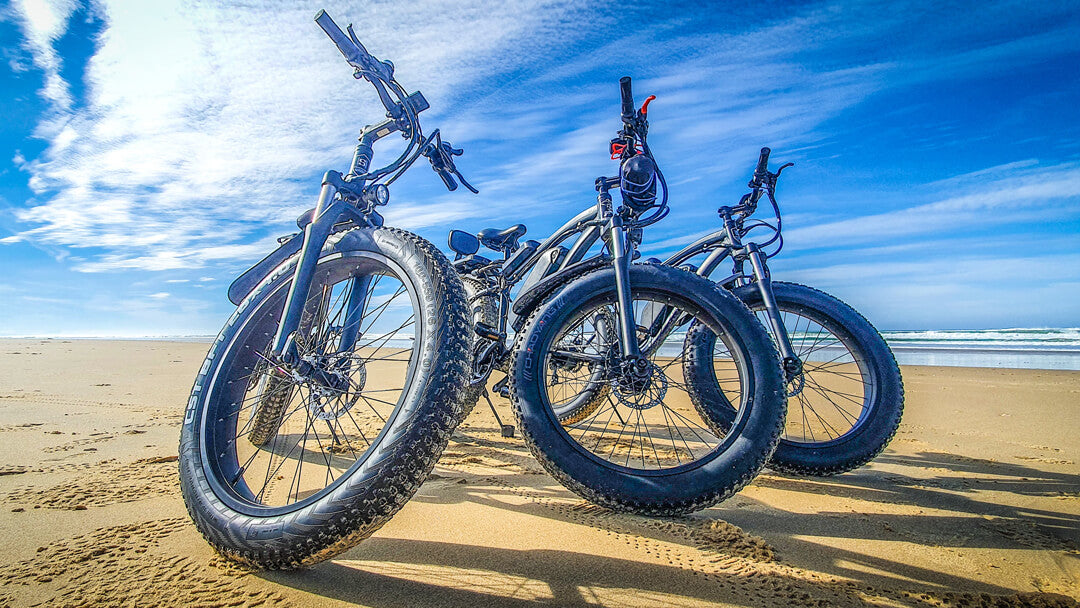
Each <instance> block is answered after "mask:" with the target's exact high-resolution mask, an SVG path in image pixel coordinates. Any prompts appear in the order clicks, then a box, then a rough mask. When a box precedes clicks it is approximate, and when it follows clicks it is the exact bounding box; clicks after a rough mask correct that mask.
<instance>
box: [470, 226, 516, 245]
mask: <svg viewBox="0 0 1080 608" xmlns="http://www.w3.org/2000/svg"><path fill="white" fill-rule="evenodd" d="M524 234H525V224H514V225H513V226H511V227H509V228H507V229H505V230H499V229H498V228H484V229H483V230H481V231H480V232H477V233H476V238H478V239H480V242H481V243H483V244H484V247H487V248H488V249H493V250H495V251H506V250H510V251H513V250H514V249H517V248H518V242H517V241H518V239H519V238H521V237H522V235H524Z"/></svg>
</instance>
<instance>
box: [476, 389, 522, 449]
mask: <svg viewBox="0 0 1080 608" xmlns="http://www.w3.org/2000/svg"><path fill="white" fill-rule="evenodd" d="M481 394H482V395H483V396H484V400H485V401H487V402H488V407H490V408H491V413H492V414H495V420H496V421H498V423H499V429H500V430H501V432H502V436H503V437H513V436H514V425H512V424H503V421H502V418H499V412H497V411H495V404H494V403H492V402H491V397H489V396H488V392H487V389H486V388H485V389H484V392H483V393H481Z"/></svg>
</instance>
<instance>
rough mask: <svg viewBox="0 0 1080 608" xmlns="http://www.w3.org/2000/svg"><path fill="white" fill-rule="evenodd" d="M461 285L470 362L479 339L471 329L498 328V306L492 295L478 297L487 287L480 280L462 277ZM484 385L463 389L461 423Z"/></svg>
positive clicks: (469, 412)
mask: <svg viewBox="0 0 1080 608" xmlns="http://www.w3.org/2000/svg"><path fill="white" fill-rule="evenodd" d="M461 283H462V285H464V287H465V299H466V301H467V302H468V306H469V319H470V321H471V322H472V325H471V326H470V331H469V333H470V334H471V338H472V347H471V348H470V349H469V353H470V360H471V358H472V355H474V354H475V353H476V350H475V349H476V344H477V342H478V341H479V338H480V337H479V335H477V333H476V331H475V329H473V328H475V327H476V324H477V323H483V324H485V325H487V326H488V327H498V326H499V305H498V300H497V299H496V298H495V296H494V295H491V294H487V295H478V294H480V293H482V292H483V291H485V290H486V289H487V285H485V284H484V282H483V281H481V280H480V279H477V278H474V277H470V276H462V277H461ZM470 376H471V375H470ZM486 384H487V381H486V380H485V381H484V382H478V383H476V384H472V383H469V384H468V386H466V387H465V390H464V391H463V392H462V397H461V422H464V421H465V419H466V418H468V417H469V414H471V413H472V411H473V409H474V408H475V407H476V404H477V402H479V401H480V396H481V395H483V394H484V389H485V388H486Z"/></svg>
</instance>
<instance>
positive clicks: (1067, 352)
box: [660, 327, 1080, 370]
mask: <svg viewBox="0 0 1080 608" xmlns="http://www.w3.org/2000/svg"><path fill="white" fill-rule="evenodd" d="M881 335H882V337H884V338H885V341H886V342H887V343H888V344H889V348H890V349H892V352H893V355H895V356H896V361H897V363H899V364H900V365H934V366H943V367H999V368H1017V369H1065V370H1080V328H1076V327H1070V328H1055V329H1051V328H1013V329H970V330H967V329H965V330H925V331H883V332H881ZM680 340H681V335H680V334H675V335H672V337H671V338H669V339H668V340H667V342H665V343H664V345H663V346H662V347H661V349H660V355H661V356H677V355H678V353H679V351H680V349H681V344H680ZM803 340H805V341H807V342H813V341H815V340H816V338H815V336H795V337H794V340H793V342H794V346H795V350H796V351H799V350H800V348H799V347H800V344H801V342H802V341H803ZM811 360H819V361H837V362H843V361H845V360H847V361H850V360H851V359H850V358H847V359H845V358H844V356H843V351H841V350H839V349H836V348H831V347H825V348H819V349H815V353H814V356H813V357H812V358H811Z"/></svg>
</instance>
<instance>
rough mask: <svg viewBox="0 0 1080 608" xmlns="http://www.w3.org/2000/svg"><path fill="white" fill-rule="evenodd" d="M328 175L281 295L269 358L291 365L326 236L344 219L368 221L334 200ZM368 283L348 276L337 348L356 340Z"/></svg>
mask: <svg viewBox="0 0 1080 608" xmlns="http://www.w3.org/2000/svg"><path fill="white" fill-rule="evenodd" d="M335 176H336V177H337V178H338V179H340V174H335ZM331 177H332V176H331V173H330V172H328V173H327V177H326V178H324V179H323V185H322V190H320V192H319V201H318V203H317V204H316V206H315V214H314V219H313V220H312V222H311V223H310V224H308V225H307V226H306V227H304V244H303V246H302V247H301V249H300V261H299V263H297V265H296V270H295V271H294V272H293V280H292V285H290V287H289V294H288V296H287V297H286V299H285V310H284V313H283V314H282V317H281V322H280V324H279V325H278V330H277V334H276V335H275V336H274V341H273V347H272V349H271V356H272V358H273V359H275V360H277V361H282V362H284V363H287V364H289V365H294V366H295V365H298V364H299V363H300V360H299V353H298V350H297V345H296V342H295V336H296V332H297V330H298V329H300V323H301V321H302V319H303V316H304V310H305V308H306V307H307V300H308V297H309V292H310V289H311V282H312V280H313V279H314V277H315V267H316V266H317V265H318V263H319V256H320V255H321V254H322V249H323V246H324V245H325V244H326V239H327V238H328V237H329V236H330V233H331V232H333V229H334V225H335V224H338V223H339V222H342V221H345V220H349V219H351V220H353V221H354V222H356V223H357V224H358V225H361V226H365V225H369V222H368V221H367V219H366V218H365V217H364V215H363V214H361V213H360V212H359V210H357V209H356V208H355V207H353V206H352V205H349V204H348V203H346V202H344V201H341V200H334V196H335V194H336V193H337V189H336V187H335V186H334V184H333V183H332V181H333V180H331ZM369 283H370V277H366V276H365V277H355V278H353V279H352V285H351V286H350V289H351V291H350V295H349V302H348V303H347V309H346V318H345V323H344V326H343V327H342V335H341V338H340V341H339V345H338V351H339V352H344V351H346V350H351V349H352V348H353V346H355V344H356V340H357V337H358V335H359V330H360V327H359V325H360V320H361V318H362V314H363V310H364V305H365V300H366V299H367V290H368V286H369Z"/></svg>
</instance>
